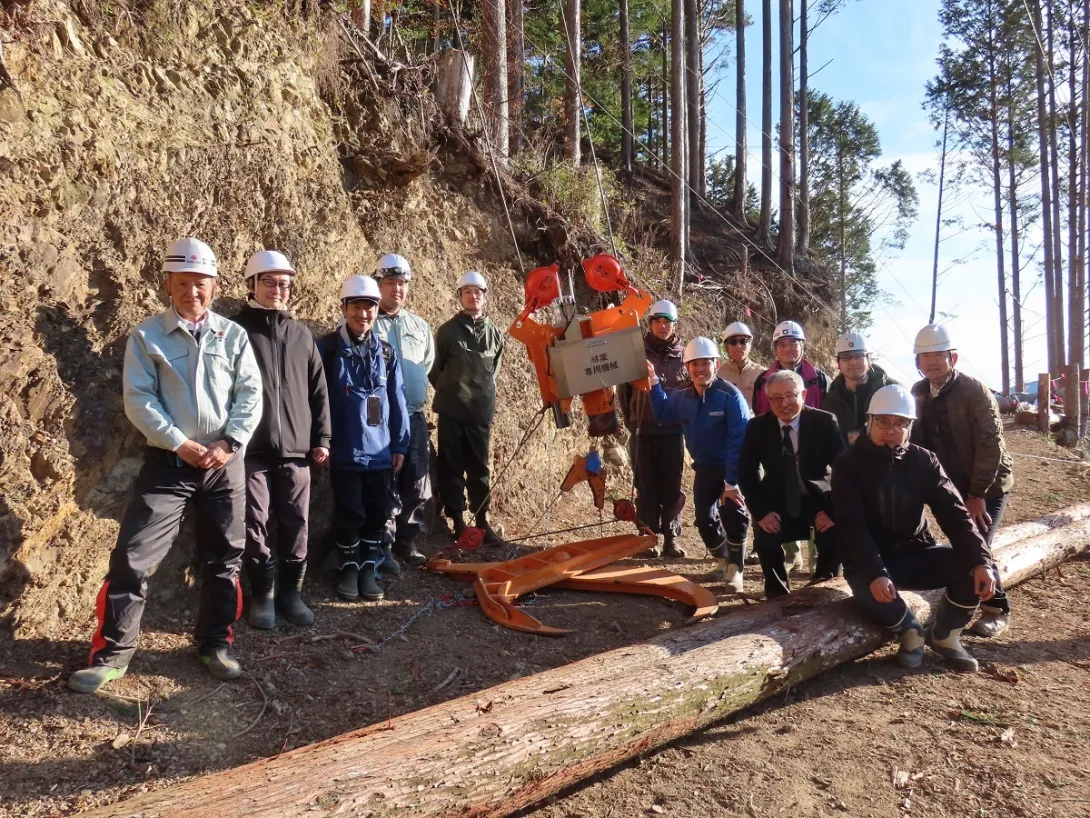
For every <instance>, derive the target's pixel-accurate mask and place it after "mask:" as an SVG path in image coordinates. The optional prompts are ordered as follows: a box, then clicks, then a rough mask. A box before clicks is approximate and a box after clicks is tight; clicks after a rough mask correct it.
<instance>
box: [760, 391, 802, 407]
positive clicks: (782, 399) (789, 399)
mask: <svg viewBox="0 0 1090 818" xmlns="http://www.w3.org/2000/svg"><path fill="white" fill-rule="evenodd" d="M798 399H799V393H798V392H790V393H788V394H786V395H783V396H779V395H777V396H775V397H773V396H772V395H769V396H768V402H769V403H771V404H772V405H773V406H779V405H780V404H781V403H794V402H795V401H797V400H798Z"/></svg>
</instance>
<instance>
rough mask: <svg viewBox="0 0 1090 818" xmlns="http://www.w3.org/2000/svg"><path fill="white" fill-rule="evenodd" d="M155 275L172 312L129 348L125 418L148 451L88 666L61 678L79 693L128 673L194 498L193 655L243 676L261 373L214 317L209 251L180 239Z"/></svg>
mask: <svg viewBox="0 0 1090 818" xmlns="http://www.w3.org/2000/svg"><path fill="white" fill-rule="evenodd" d="M162 270H163V272H164V273H166V290H167V293H168V295H169V296H170V307H169V308H168V309H167V310H166V311H164V312H162V313H160V314H159V315H156V316H153V317H151V318H148V319H147V320H145V321H143V322H142V323H140V324H139V325H137V327H136V328H135V329H134V330H133V331H132V334H131V335H130V336H129V342H128V345H127V346H126V348H125V370H124V393H125V416H126V417H127V418H128V419H129V421H130V422H131V423H132V424H133V426H135V427H136V428H137V429H139V430H140V432H141V433H142V434H143V435H144V437H146V438H147V444H148V445H147V448H146V449H145V450H144V465H143V466H142V467H141V469H140V473H139V475H138V476H137V478H136V483H135V485H134V486H133V492H134V497H133V499H132V501H131V502H130V503H129V507H128V509H127V510H126V512H125V517H124V519H123V520H122V522H121V531H120V532H119V533H118V536H117V544H116V545H115V546H114V550H113V553H111V554H110V568H109V571H108V573H107V574H106V582H105V583H104V584H103V586H102V589H101V590H100V591H99V592H98V600H97V602H96V604H95V614H96V616H97V617H98V629H97V630H96V631H95V636H94V639H93V640H92V642H91V659H90V667H87V668H84V669H83V670H80V671H77V672H76V673H73V674H72V676H71V678H69V680H68V686H69V687H70V688H72V689H73V690H76V691H78V692H80V693H94V692H95V691H97V690H98V689H99V688H100V687H102V686H103V685H104V684H106V683H107V682H109V681H111V680H112V679H118V678H120V677H122V676H124V675H125V671H126V670H127V669H128V666H129V661H130V660H131V659H132V656H133V654H134V653H135V652H136V644H137V639H138V637H139V635H140V619H141V617H143V615H144V605H145V603H146V601H147V592H148V578H149V577H150V576H151V575H152V574H154V573H155V570H156V569H157V568H158V567H159V563H161V562H162V561H163V558H164V557H166V555H167V552H168V551H170V546H171V545H172V544H173V542H174V539H175V537H177V535H178V530H179V528H180V527H181V524H182V515H183V514H184V512H185V508H186V505H188V503H189V502H190V501H193V505H194V506H195V510H196V512H197V515H196V520H197V559H198V561H199V562H200V564H201V566H202V571H201V603H200V611H199V613H198V614H197V625H196V628H195V629H194V634H193V635H194V638H195V639H196V641H197V655H198V657H199V658H200V660H201V662H203V663H204V665H205V666H206V667H207V668H208V670H209V672H210V673H211V674H212V675H213V676H215V677H216V678H217V679H223V680H228V679H234V678H237V677H238V676H239V675H241V673H242V668H241V666H240V665H239V663H238V661H236V660H235V659H234V657H232V656H231V655H230V653H229V650H228V649H229V647H230V644H231V642H232V640H233V637H234V631H233V627H232V626H233V624H234V621H235V620H236V619H238V617H239V615H240V614H241V612H242V591H241V588H240V587H239V584H238V573H239V565H240V564H241V562H242V552H243V548H244V546H245V542H246V537H245V527H244V523H245V517H246V471H245V468H244V467H243V461H242V456H241V455H239V454H238V452H239V450H240V449H241V448H242V447H243V446H244V445H245V444H246V443H247V442H249V440H250V436H251V435H252V434H253V433H254V429H256V428H257V425H258V422H259V421H260V420H261V375H260V373H259V371H258V368H257V362H256V360H255V359H254V353H253V351H252V349H251V347H250V341H249V339H248V338H247V336H246V332H245V330H243V329H242V327H240V326H239V325H238V324H236V323H234V322H232V321H228V320H227V319H226V318H223V317H222V316H219V315H216V314H215V313H214V312H212V311H211V310H210V309H209V305H210V304H211V303H212V299H213V298H214V297H215V294H216V278H217V275H218V273H217V267H216V256H215V255H214V254H213V253H212V250H211V248H210V247H209V246H208V245H207V244H205V243H204V242H202V241H198V240H197V239H193V238H185V239H180V240H179V241H176V242H174V244H172V245H171V247H170V250H168V251H167V255H166V258H165V259H164V260H163V266H162Z"/></svg>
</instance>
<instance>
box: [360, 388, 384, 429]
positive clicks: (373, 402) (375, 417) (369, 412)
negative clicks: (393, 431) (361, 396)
mask: <svg viewBox="0 0 1090 818" xmlns="http://www.w3.org/2000/svg"><path fill="white" fill-rule="evenodd" d="M364 413H365V416H366V418H367V425H368V426H379V425H381V424H382V398H380V397H379V396H378V395H370V396H368V398H367V401H366V403H365V405H364Z"/></svg>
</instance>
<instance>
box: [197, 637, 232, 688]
mask: <svg viewBox="0 0 1090 818" xmlns="http://www.w3.org/2000/svg"><path fill="white" fill-rule="evenodd" d="M197 657H198V658H199V659H200V660H201V664H203V665H204V666H205V667H206V668H208V672H209V673H211V674H212V675H213V676H215V677H216V678H217V679H219V680H220V681H221V682H229V681H231V680H232V679H237V678H238V677H239V676H241V675H242V665H240V664H239V663H238V660H237V659H235V657H233V656H232V655H231V654H230V653H229V652H228V647H227V645H223V644H213V645H203V646H202V647H199V648H197Z"/></svg>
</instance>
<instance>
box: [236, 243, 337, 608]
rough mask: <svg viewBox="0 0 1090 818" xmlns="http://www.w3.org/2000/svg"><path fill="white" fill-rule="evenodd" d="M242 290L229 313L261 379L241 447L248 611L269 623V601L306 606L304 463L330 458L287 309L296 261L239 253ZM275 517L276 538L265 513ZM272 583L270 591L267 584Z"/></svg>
mask: <svg viewBox="0 0 1090 818" xmlns="http://www.w3.org/2000/svg"><path fill="white" fill-rule="evenodd" d="M245 275H246V286H247V287H248V289H249V291H250V293H249V300H248V301H247V303H246V306H244V307H243V308H242V311H241V312H239V314H238V316H237V317H236V318H235V320H236V321H237V322H238V323H239V324H241V325H242V328H243V329H245V330H246V332H247V334H248V335H249V337H250V343H251V345H252V346H253V348H254V355H255V356H256V357H257V365H258V368H260V370H261V382H262V385H263V387H264V388H263V390H262V392H263V411H262V415H261V424H260V425H259V426H258V427H257V431H256V432H254V436H253V438H252V439H251V441H250V445H249V446H248V447H247V448H246V556H245V558H244V564H245V566H246V573H247V575H248V576H249V579H250V611H249V614H248V616H247V621H248V622H249V623H250V625H251V626H253V627H255V628H263V629H268V628H275V627H276V611H277V609H279V610H280V613H281V614H283V616H284V618H285V619H287V620H288V621H289V622H291V623H292V624H295V625H310V624H313V622H314V614H313V612H312V611H311V610H310V609H309V608H308V607H307V606H306V605H305V604H304V602H303V598H302V595H301V592H302V589H303V577H304V575H305V574H306V570H307V533H308V519H309V516H310V466H311V464H314V465H315V466H319V467H323V466H326V465H327V464H328V461H329V440H330V435H331V434H332V431H331V427H330V421H329V397H328V393H327V389H326V380H325V375H324V373H323V371H322V358H321V356H320V355H319V354H318V348H317V347H316V346H315V345H314V338H313V336H312V335H311V334H310V330H309V329H307V328H306V327H305V326H304V325H303V324H301V323H300V322H298V321H296V320H294V319H293V318H292V317H291V311H290V310H289V309H288V303H289V301H290V300H291V292H292V286H293V284H294V282H295V268H294V267H292V265H291V262H289V261H288V259H287V258H286V257H285V256H284V254H283V253H278V252H276V251H275V250H261V251H260V252H257V253H254V254H253V255H252V256H251V257H250V260H249V261H247V262H246V273H245ZM270 518H272V519H275V520H276V544H275V547H274V546H273V544H272V543H270V541H269V529H268V526H269V519H270ZM274 588H275V593H274Z"/></svg>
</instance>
